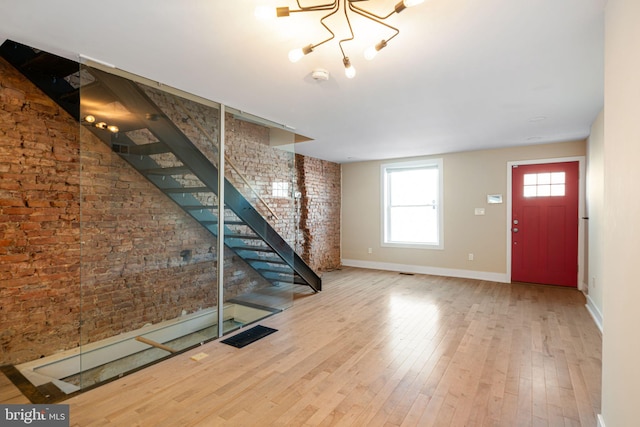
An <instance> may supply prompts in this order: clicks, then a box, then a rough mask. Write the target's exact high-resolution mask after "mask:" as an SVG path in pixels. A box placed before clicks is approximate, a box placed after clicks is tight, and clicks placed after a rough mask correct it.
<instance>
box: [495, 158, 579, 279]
mask: <svg viewBox="0 0 640 427" xmlns="http://www.w3.org/2000/svg"><path fill="white" fill-rule="evenodd" d="M562 162H578V165H579V166H578V167H579V168H580V171H579V173H578V176H579V179H580V181H579V182H578V260H577V261H578V273H577V274H578V281H577V283H578V289H579V290H583V289H584V288H585V287H584V283H583V282H582V279H583V276H584V221H583V220H582V218H583V217H584V215H585V186H586V184H585V183H586V171H585V164H586V163H585V156H575V157H558V158H554V159H537V160H517V161H513V162H507V282H509V283H511V245H512V242H511V237H512V235H511V222H512V203H513V201H512V193H513V182H512V179H513V174H512V170H513V166H516V165H518V166H519V165H541V164H546V163H562Z"/></svg>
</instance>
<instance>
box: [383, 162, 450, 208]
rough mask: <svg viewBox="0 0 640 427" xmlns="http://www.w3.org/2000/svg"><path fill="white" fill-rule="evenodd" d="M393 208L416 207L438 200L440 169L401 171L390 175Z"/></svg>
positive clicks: (395, 171) (394, 171)
mask: <svg viewBox="0 0 640 427" xmlns="http://www.w3.org/2000/svg"><path fill="white" fill-rule="evenodd" d="M389 186H390V191H391V205H392V206H415V205H427V204H433V203H435V200H438V169H436V168H421V169H399V170H391V171H390V173H389Z"/></svg>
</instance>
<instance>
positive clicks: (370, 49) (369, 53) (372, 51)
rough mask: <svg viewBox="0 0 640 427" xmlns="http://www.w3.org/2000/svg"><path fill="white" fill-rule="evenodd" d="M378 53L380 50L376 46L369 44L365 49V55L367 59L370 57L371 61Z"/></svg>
mask: <svg viewBox="0 0 640 427" xmlns="http://www.w3.org/2000/svg"><path fill="white" fill-rule="evenodd" d="M377 54H378V50H377V49H376V47H375V46H369V47H368V48H367V49H366V50H365V51H364V57H365V59H368V60H369V61H371V60H372V59H373V58H375V57H376V55H377Z"/></svg>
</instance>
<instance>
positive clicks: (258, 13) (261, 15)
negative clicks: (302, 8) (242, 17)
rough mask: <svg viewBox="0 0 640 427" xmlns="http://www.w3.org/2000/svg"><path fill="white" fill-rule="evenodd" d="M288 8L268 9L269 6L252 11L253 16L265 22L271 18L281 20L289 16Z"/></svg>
mask: <svg viewBox="0 0 640 427" xmlns="http://www.w3.org/2000/svg"><path fill="white" fill-rule="evenodd" d="M289 12H290V11H289V8H288V7H287V6H285V7H270V6H258V7H256V9H255V10H254V12H253V14H254V15H255V17H256V18H258V19H259V20H261V21H266V20H269V19H273V18H276V17H277V18H281V17H283V16H289Z"/></svg>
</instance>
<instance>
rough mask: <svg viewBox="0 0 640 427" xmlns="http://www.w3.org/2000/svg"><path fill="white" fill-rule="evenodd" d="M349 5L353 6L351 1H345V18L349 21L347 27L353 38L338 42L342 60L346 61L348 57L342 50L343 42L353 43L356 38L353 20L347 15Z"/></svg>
mask: <svg viewBox="0 0 640 427" xmlns="http://www.w3.org/2000/svg"><path fill="white" fill-rule="evenodd" d="M338 3H340V0H338ZM347 3H349V4H351V2H350V1H349V0H345V3H344V8H343V9H344V17H345V18H346V20H347V25H348V26H349V32H350V33H351V37H347V38H346V39H342V40H340V41H339V42H338V46H340V51H341V52H342V58H343V59H346V58H347V55H345V54H344V49H343V48H342V43H343V42H347V41H351V40H353V39H354V38H355V35H354V34H353V28H352V27H351V20H350V19H349V14H348V13H347Z"/></svg>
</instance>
